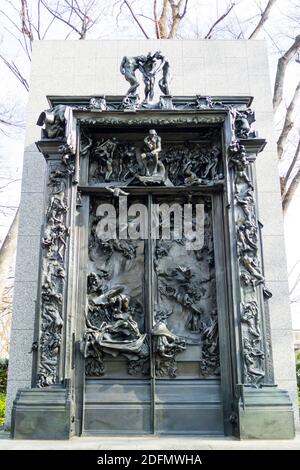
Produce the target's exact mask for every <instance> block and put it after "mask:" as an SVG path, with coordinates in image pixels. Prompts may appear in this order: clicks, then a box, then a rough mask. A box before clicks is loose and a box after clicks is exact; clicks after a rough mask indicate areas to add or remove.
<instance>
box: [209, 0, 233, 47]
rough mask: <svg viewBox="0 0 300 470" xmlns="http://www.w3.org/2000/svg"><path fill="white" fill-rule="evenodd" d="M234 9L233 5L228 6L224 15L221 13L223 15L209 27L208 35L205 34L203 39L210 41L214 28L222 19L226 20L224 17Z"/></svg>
mask: <svg viewBox="0 0 300 470" xmlns="http://www.w3.org/2000/svg"><path fill="white" fill-rule="evenodd" d="M234 7H235V3H232V4H231V5H230V7H229V8H228V9H227V11H225V13H223V15H221V16H220V17H219V18H218V19H217V20H216V21H215V22H214V24H213V25H212V26H211V27H210V29H209V31H208V33H207V34H206V36H204V39H211V36H212V32H213V30H214V29H215V27H216V26H217V25H218V24H219V23H221V21H223V20H224V18H226V16H228V15H229V13H230V12H231V10H232V9H233V8H234Z"/></svg>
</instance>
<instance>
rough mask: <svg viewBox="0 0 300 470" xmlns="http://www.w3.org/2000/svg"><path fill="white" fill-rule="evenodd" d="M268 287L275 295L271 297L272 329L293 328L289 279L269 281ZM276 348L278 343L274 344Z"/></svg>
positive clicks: (269, 302)
mask: <svg viewBox="0 0 300 470" xmlns="http://www.w3.org/2000/svg"><path fill="white" fill-rule="evenodd" d="M268 289H270V291H271V292H272V294H273V296H272V297H271V299H269V301H268V304H269V309H270V322H271V328H272V329H284V330H291V329H292V319H291V315H290V303H289V285H288V282H287V281H281V282H272V281H269V282H268ZM274 347H275V348H276V344H275V345H274Z"/></svg>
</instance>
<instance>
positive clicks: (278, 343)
mask: <svg viewBox="0 0 300 470" xmlns="http://www.w3.org/2000/svg"><path fill="white" fill-rule="evenodd" d="M271 335H272V341H273V344H274V348H273V359H274V365H275V366H274V372H275V381H281V380H294V381H295V380H296V366H295V354H294V348H293V339H292V332H291V330H272V332H271Z"/></svg>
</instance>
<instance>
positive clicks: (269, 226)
mask: <svg viewBox="0 0 300 470" xmlns="http://www.w3.org/2000/svg"><path fill="white" fill-rule="evenodd" d="M258 208H259V220H260V222H262V224H263V234H264V236H267V235H284V229H283V218H282V205H281V198H280V195H279V193H277V192H272V193H266V192H265V193H261V194H259V197H258Z"/></svg>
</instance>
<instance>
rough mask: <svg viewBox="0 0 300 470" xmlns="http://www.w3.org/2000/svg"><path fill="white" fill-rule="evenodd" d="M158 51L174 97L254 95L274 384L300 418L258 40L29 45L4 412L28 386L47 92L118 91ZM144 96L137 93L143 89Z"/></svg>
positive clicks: (267, 94) (263, 57)
mask: <svg viewBox="0 0 300 470" xmlns="http://www.w3.org/2000/svg"><path fill="white" fill-rule="evenodd" d="M150 50H161V51H162V52H163V54H164V55H167V56H168V58H169V60H170V63H171V67H172V74H173V76H174V78H173V81H172V83H171V92H172V94H173V95H196V94H201V95H252V96H254V102H253V109H254V110H255V112H256V123H255V124H254V128H256V129H257V130H258V131H259V134H260V136H261V137H264V138H266V139H267V142H268V143H267V146H266V148H265V150H264V151H263V152H262V153H261V154H260V155H259V156H258V159H257V164H256V169H257V180H258V195H259V218H260V221H261V222H262V224H263V226H264V228H263V248H264V268H265V275H266V284H267V287H268V288H270V290H271V291H272V292H273V298H272V299H271V300H270V302H269V305H270V317H271V329H272V340H273V355H274V363H275V380H276V383H277V384H278V385H279V386H280V387H282V388H284V389H286V390H288V391H289V393H290V395H291V398H292V400H293V402H294V406H295V410H297V411H296V413H297V416H298V407H297V391H296V379H295V366H294V354H293V337H292V326H291V316H290V308H289V298H288V283H287V269H286V259H285V251H284V235H283V222H282V212H281V202H280V190H279V178H278V170H277V156H276V141H275V135H274V124H273V112H272V98H271V88H270V79H269V70H268V59H267V52H266V46H265V43H264V42H263V41H146V40H144V41H124V40H122V41H42V42H35V43H34V54H33V63H32V72H31V81H30V97H29V106H28V117H27V136H26V150H25V158H24V170H23V185H22V199H21V216H20V227H19V241H18V252H17V267H16V285H15V296H14V314H13V323H12V338H11V352H10V368H9V379H8V406H7V409H8V413H7V423H8V425H9V423H10V409H11V403H12V400H13V399H14V396H15V394H16V391H17V389H18V388H19V387H24V386H30V383H31V360H32V356H31V354H29V351H30V348H31V344H32V340H33V331H34V318H35V301H36V297H37V282H38V268H39V254H40V236H41V224H42V219H43V204H44V196H43V193H44V179H45V178H44V174H45V164H44V159H43V157H42V155H41V154H39V152H38V151H37V149H36V147H35V145H34V142H35V141H36V140H38V139H39V136H40V128H38V127H37V126H36V120H37V118H38V116H39V113H40V111H41V110H43V109H46V108H47V107H48V104H47V100H46V95H61V96H66V95H84V96H87V95H92V96H93V95H102V94H107V95H123V94H124V93H125V92H126V90H127V88H128V83H127V82H126V81H125V80H124V77H123V76H122V75H121V74H120V72H119V65H120V62H121V59H122V57H123V56H124V55H137V54H140V53H147V52H148V51H150ZM141 93H142V91H141Z"/></svg>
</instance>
